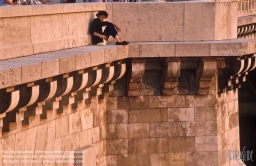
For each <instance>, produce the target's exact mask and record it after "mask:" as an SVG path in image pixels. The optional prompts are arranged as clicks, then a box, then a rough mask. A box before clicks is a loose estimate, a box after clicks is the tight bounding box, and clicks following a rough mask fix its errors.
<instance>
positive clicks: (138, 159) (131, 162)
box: [117, 154, 149, 166]
mask: <svg viewBox="0 0 256 166" xmlns="http://www.w3.org/2000/svg"><path fill="white" fill-rule="evenodd" d="M117 165H118V166H119V165H122V166H149V155H148V154H130V155H128V156H127V155H118V156H117Z"/></svg>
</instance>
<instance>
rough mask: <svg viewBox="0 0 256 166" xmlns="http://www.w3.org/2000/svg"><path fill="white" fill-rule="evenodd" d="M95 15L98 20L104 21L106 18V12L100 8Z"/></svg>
mask: <svg viewBox="0 0 256 166" xmlns="http://www.w3.org/2000/svg"><path fill="white" fill-rule="evenodd" d="M96 16H97V17H98V18H99V19H100V21H101V22H102V21H104V20H105V19H106V18H108V13H107V12H106V11H104V10H100V11H99V12H98V13H97V14H96Z"/></svg>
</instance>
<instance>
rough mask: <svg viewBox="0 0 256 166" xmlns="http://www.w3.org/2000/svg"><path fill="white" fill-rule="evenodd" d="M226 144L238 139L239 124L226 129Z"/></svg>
mask: <svg viewBox="0 0 256 166" xmlns="http://www.w3.org/2000/svg"><path fill="white" fill-rule="evenodd" d="M228 132H229V133H228V135H229V136H228V144H229V145H230V144H232V143H234V142H236V141H237V140H239V126H237V127H235V128H233V129H231V130H229V131H228Z"/></svg>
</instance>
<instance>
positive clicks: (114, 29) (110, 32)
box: [90, 10, 129, 45]
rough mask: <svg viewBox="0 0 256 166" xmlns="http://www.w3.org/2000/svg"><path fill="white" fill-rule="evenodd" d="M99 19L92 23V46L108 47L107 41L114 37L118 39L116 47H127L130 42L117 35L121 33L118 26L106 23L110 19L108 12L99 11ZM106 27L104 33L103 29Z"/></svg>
mask: <svg viewBox="0 0 256 166" xmlns="http://www.w3.org/2000/svg"><path fill="white" fill-rule="evenodd" d="M96 16H97V18H95V19H94V20H93V21H92V24H91V27H90V33H91V35H92V44H97V45H106V40H108V38H109V36H112V37H113V38H115V39H116V41H117V42H116V45H127V44H129V42H127V41H123V40H122V39H121V38H120V37H119V36H118V35H117V33H118V32H120V31H121V28H120V27H118V26H117V25H115V24H113V23H111V22H107V21H104V20H105V19H106V18H108V13H107V12H106V11H103V10H102V11H99V12H98V13H97V14H96ZM103 26H106V28H105V30H104V31H102V27H103Z"/></svg>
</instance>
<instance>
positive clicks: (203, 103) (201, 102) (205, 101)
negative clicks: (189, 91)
mask: <svg viewBox="0 0 256 166" xmlns="http://www.w3.org/2000/svg"><path fill="white" fill-rule="evenodd" d="M215 102H216V100H215V96H214V95H213V94H210V95H207V96H192V95H187V96H186V104H187V105H188V107H212V106H214V104H215Z"/></svg>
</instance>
